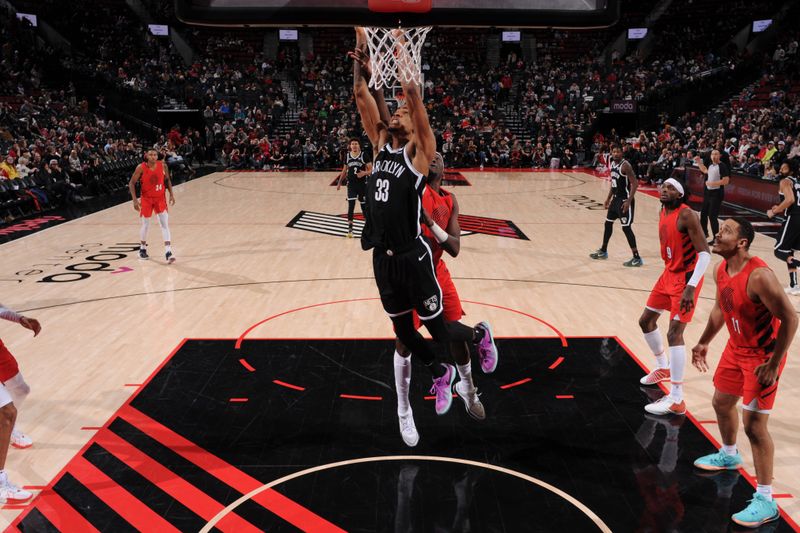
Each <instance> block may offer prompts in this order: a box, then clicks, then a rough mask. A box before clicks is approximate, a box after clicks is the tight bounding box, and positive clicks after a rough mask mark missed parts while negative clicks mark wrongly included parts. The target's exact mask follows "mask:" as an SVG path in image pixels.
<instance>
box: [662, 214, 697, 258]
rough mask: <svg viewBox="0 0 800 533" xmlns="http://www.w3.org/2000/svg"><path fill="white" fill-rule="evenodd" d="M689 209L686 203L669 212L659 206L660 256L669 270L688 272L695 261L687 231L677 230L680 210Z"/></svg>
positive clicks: (693, 250)
mask: <svg viewBox="0 0 800 533" xmlns="http://www.w3.org/2000/svg"><path fill="white" fill-rule="evenodd" d="M684 209H690V207H689V206H688V205H686V204H681V206H680V207H679V208H678V209H676V210H675V211H673V212H672V213H670V214H666V213H667V210H666V208H663V207H662V208H661V215H660V216H659V219H658V240H659V241H661V258H662V259H663V260H664V267H665V269H666V270H669V271H671V272H690V271H692V270H694V265H695V263H697V250H695V249H694V245H693V244H692V239H691V238H690V237H689V234H688V233H683V232H681V231H679V230H678V217H679V216H680V213H681V211H683V210H684Z"/></svg>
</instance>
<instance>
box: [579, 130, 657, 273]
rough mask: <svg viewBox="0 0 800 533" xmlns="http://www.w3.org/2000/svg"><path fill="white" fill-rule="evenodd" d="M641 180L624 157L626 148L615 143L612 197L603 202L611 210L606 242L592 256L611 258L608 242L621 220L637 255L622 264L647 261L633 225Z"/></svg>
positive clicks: (606, 228) (632, 249)
mask: <svg viewBox="0 0 800 533" xmlns="http://www.w3.org/2000/svg"><path fill="white" fill-rule="evenodd" d="M638 187H639V182H638V181H637V180H636V174H634V172H633V167H631V164H630V163H628V161H627V160H625V159H623V157H622V148H620V147H619V146H618V145H614V146H613V147H612V148H611V190H610V191H608V198H606V201H605V203H604V204H603V205H604V207H605V208H606V209H608V213H607V214H606V226H605V232H603V245H602V246H601V247H600V249H598V250H597V251H595V252H592V253H590V254H589V257H591V258H592V259H608V241H609V240H610V239H611V233H612V232H613V231H614V221H615V220H617V219H619V221H620V223H621V224H622V232H623V233H624V234H625V237H626V238H627V239H628V244H629V245H630V247H631V252H633V257H632V258H631V259H630V260H629V261H625V262H624V263H622V264H623V265H625V266H626V267H640V266H642V265H643V264H644V261H642V258H641V257H640V256H639V250H638V248H636V236H635V235H634V234H633V229H631V225H632V224H633V211H634V207H635V204H634V199H633V196H634V195H635V194H636V189H637V188H638Z"/></svg>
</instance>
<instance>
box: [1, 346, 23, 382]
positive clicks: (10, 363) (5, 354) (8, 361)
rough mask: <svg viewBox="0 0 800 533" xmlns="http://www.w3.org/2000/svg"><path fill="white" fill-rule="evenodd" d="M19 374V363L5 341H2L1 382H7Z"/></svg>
mask: <svg viewBox="0 0 800 533" xmlns="http://www.w3.org/2000/svg"><path fill="white" fill-rule="evenodd" d="M17 374H19V364H17V360H16V358H14V356H13V355H11V352H9V351H8V348H6V345H5V344H3V341H0V383H2V382H6V381H8V380H9V379H11V378H13V377H14V376H16V375H17Z"/></svg>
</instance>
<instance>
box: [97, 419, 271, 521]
mask: <svg viewBox="0 0 800 533" xmlns="http://www.w3.org/2000/svg"><path fill="white" fill-rule="evenodd" d="M95 442H96V443H97V444H99V445H100V446H102V447H103V448H105V449H106V450H108V451H109V452H110V453H111V454H113V455H114V456H115V457H116V458H117V459H119V460H120V461H122V462H123V463H125V464H126V465H128V466H129V467H131V468H132V469H133V470H134V471H136V472H138V473H139V474H140V475H142V476H143V477H144V478H145V479H147V480H148V481H149V482H150V483H152V484H153V485H155V486H156V487H158V488H160V489H161V490H163V491H164V492H166V493H167V494H169V495H170V496H172V497H173V498H175V499H176V500H178V501H179V502H181V503H182V504H183V505H185V506H186V507H188V508H189V509H190V510H191V511H192V512H193V513H195V514H196V515H198V516H199V517H201V518H202V519H204V520H211V519H212V518H214V517H215V516H216V515H217V513H218V512H220V511H221V510H222V509H224V508H225V506H224V505H222V504H221V503H219V502H218V501H216V500H214V499H213V498H211V497H210V496H208V495H207V494H206V493H205V492H203V491H201V490H200V489H198V488H197V487H195V486H194V485H192V484H191V483H189V482H188V481H186V480H185V479H183V478H181V477H179V476H178V474H176V473H175V472H173V471H172V470H170V469H168V468H167V467H165V466H164V465H162V464H160V463H158V462H157V461H155V460H153V459H152V458H151V457H150V456H148V455H147V454H145V453H144V452H142V451H141V450H139V449H138V448H136V447H135V446H133V445H132V444H130V443H129V442H128V441H126V440H124V439H122V438H121V437H119V436H118V435H116V434H114V433H112V432H111V431H101V432H100V433H99V434H98V435H97V438H96V439H95ZM216 527H217V528H219V529H221V530H222V531H230V532H232V533H235V532H237V531H253V532H255V531H260V529H259V528H257V527H255V526H253V525H252V524H250V523H249V522H248V521H247V520H245V519H243V518H242V517H240V516H239V515H236V514H233V513H229V514H227V515H225V518H223V519H222V520H220V521H219V522H218V523H217V526H216Z"/></svg>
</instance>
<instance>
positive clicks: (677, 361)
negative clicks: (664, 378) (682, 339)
mask: <svg viewBox="0 0 800 533" xmlns="http://www.w3.org/2000/svg"><path fill="white" fill-rule="evenodd" d="M685 369H686V346H670V347H669V373H670V379H671V380H672V390H670V393H669V395H670V396H671V397H672V399H673V400H674V401H675V403H678V402H681V401H683V372H684V370H685Z"/></svg>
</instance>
